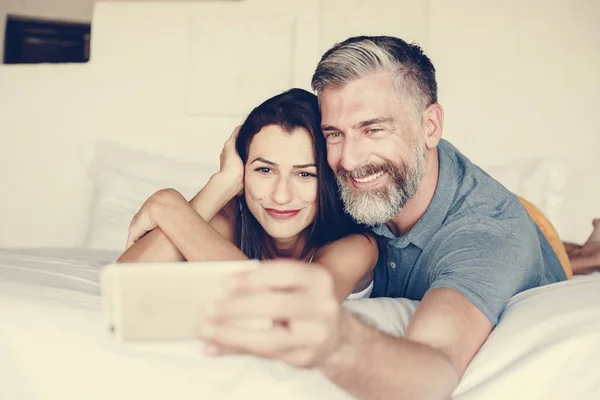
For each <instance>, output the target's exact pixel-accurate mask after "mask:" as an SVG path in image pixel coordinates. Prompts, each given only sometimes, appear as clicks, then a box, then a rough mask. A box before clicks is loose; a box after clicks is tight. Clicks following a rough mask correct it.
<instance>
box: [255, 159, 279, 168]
mask: <svg viewBox="0 0 600 400" xmlns="http://www.w3.org/2000/svg"><path fill="white" fill-rule="evenodd" d="M257 161H260V162H264V163H265V164H269V165H273V166H274V167H276V166H277V163H274V162H273V161H269V160H265V159H264V158H262V157H257V158H255V159H254V161H252V162H251V163H250V164H253V163H255V162H257Z"/></svg>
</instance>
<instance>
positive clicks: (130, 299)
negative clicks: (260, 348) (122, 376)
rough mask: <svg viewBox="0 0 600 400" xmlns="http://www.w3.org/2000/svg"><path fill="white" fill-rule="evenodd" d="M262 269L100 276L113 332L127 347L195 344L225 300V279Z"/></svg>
mask: <svg viewBox="0 0 600 400" xmlns="http://www.w3.org/2000/svg"><path fill="white" fill-rule="evenodd" d="M258 265H259V262H258V261H217V262H171V263H122V264H111V265H107V266H106V267H105V268H104V270H103V271H102V273H101V276H100V287H101V293H102V307H103V313H104V316H105V321H106V324H107V327H108V329H109V331H110V332H111V333H112V334H114V335H115V336H116V337H117V338H119V339H121V340H124V341H130V340H190V339H195V336H196V335H195V331H196V329H197V323H198V319H199V318H198V317H199V315H200V313H201V312H202V311H203V309H204V307H205V306H206V305H207V303H208V302H210V301H211V300H213V299H214V298H215V297H216V296H219V295H220V294H222V292H223V289H222V284H221V282H222V281H223V279H224V278H225V277H227V276H229V275H231V274H232V273H235V272H238V271H244V270H248V269H252V268H256V267H257V266H258ZM245 322H246V323H248V324H249V325H252V326H254V327H255V328H256V329H263V328H264V327H266V326H267V325H268V326H271V321H264V320H261V321H258V320H256V319H254V320H252V321H249V320H246V321H245Z"/></svg>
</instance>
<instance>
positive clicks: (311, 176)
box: [300, 172, 317, 178]
mask: <svg viewBox="0 0 600 400" xmlns="http://www.w3.org/2000/svg"><path fill="white" fill-rule="evenodd" d="M300 176H301V177H302V178H316V177H317V175H315V174H312V173H310V172H300Z"/></svg>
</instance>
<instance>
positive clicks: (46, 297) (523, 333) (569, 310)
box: [0, 250, 600, 400]
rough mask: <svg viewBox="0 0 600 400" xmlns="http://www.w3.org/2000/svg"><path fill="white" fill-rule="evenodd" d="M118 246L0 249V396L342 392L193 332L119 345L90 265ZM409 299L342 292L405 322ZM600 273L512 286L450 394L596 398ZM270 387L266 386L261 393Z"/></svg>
mask: <svg viewBox="0 0 600 400" xmlns="http://www.w3.org/2000/svg"><path fill="white" fill-rule="evenodd" d="M117 256H118V254H115V253H114V252H113V253H107V252H103V253H102V252H100V253H99V252H86V251H83V250H63V251H58V250H56V251H53V252H50V251H48V250H28V251H26V252H25V251H21V253H20V252H19V251H17V250H11V251H2V250H0V316H2V320H1V322H0V399H17V400H20V399H24V400H38V399H40V400H41V399H61V400H71V399H73V400H75V399H77V400H79V399H86V400H87V399H111V398H114V399H120V398H144V399H145V400H152V399H164V398H170V399H181V400H185V399H247V398H255V397H258V398H261V399H268V398H278V399H311V400H315V399H334V400H335V399H347V398H349V396H348V395H346V394H345V393H343V392H342V391H341V390H340V389H338V388H337V387H335V386H334V385H332V384H331V383H330V382H328V381H327V380H326V379H324V378H323V377H322V376H321V375H320V374H319V373H318V372H316V371H312V370H299V369H295V368H291V367H288V366H286V365H284V364H281V363H278V362H272V361H268V360H261V359H258V358H254V357H241V356H237V357H225V358H219V359H212V358H208V357H205V356H203V355H202V353H201V347H200V343H197V342H187V343H186V342H182V343H162V344H160V345H158V344H137V345H133V344H127V345H124V344H121V343H118V342H117V341H115V340H113V338H112V337H111V336H109V335H108V333H107V332H106V330H105V325H104V324H103V319H102V314H101V311H100V298H99V296H98V294H97V293H98V292H97V286H95V285H97V282H98V281H97V278H98V271H99V269H100V268H101V267H102V265H105V264H107V263H110V262H112V261H114V259H115V258H116V257H117ZM417 304H418V303H417V302H414V301H410V300H406V299H385V298H382V299H360V300H350V301H347V302H345V306H346V307H347V308H349V309H351V310H352V311H354V312H357V313H360V314H362V315H365V316H367V318H369V319H370V320H371V321H373V322H374V323H375V324H376V325H377V326H378V327H379V328H380V329H382V330H384V331H385V332H388V333H390V334H394V335H400V334H402V333H403V332H404V329H405V327H406V326H407V324H408V321H409V319H410V316H411V315H412V313H413V312H414V310H415V308H416V305H417ZM599 332H600V274H595V275H591V276H586V277H577V278H576V279H574V280H572V281H569V282H563V283H560V284H556V285H550V286H546V287H541V288H537V289H533V290H530V291H527V292H524V293H521V294H519V295H517V296H515V297H514V298H513V299H512V300H511V301H510V303H509V305H508V306H507V308H506V310H505V312H504V313H503V315H502V318H501V321H500V324H499V325H498V327H497V328H496V329H495V330H494V332H493V333H492V335H491V336H490V338H489V340H488V341H487V342H486V343H485V345H484V346H483V348H482V349H481V350H480V352H479V353H478V354H477V356H476V357H475V359H474V360H473V362H472V363H471V365H470V366H469V368H468V370H467V371H466V373H465V376H464V377H463V379H462V381H461V383H460V385H459V386H458V388H457V389H456V391H455V393H454V398H455V399H458V400H479V399H486V400H487V399H492V400H494V399H498V400H501V399H502V400H504V399H509V398H510V399H513V398H515V399H545V400H546V399H556V400H559V399H560V400H562V399H565V398H577V399H583V400H587V399H590V400H591V399H597V398H600V396H599V394H600V368H599V365H600V361H599V360H600V333H599ZM267 393H269V395H267Z"/></svg>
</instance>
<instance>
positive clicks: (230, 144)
mask: <svg viewBox="0 0 600 400" xmlns="http://www.w3.org/2000/svg"><path fill="white" fill-rule="evenodd" d="M240 128H241V126H238V127H236V128H235V129H234V130H233V132H232V133H231V136H229V139H227V141H226V142H225V144H224V145H223V150H221V156H220V160H221V166H220V170H219V175H220V176H221V177H223V179H224V180H226V181H227V182H225V184H226V185H231V187H232V190H234V191H235V193H236V194H237V193H240V192H241V191H242V190H243V189H244V163H243V162H242V159H241V158H240V156H239V154H238V152H237V150H236V148H235V143H236V141H237V136H238V133H239V131H240Z"/></svg>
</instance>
